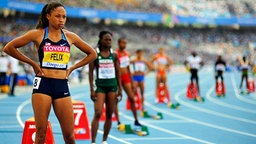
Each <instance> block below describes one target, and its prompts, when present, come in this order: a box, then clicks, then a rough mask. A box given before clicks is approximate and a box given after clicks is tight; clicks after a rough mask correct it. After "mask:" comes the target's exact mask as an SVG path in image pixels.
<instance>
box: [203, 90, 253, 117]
mask: <svg viewBox="0 0 256 144" xmlns="http://www.w3.org/2000/svg"><path fill="white" fill-rule="evenodd" d="M213 90H214V87H212V88H211V89H210V91H209V93H208V94H206V98H207V99H208V100H210V101H211V102H213V103H215V104H218V105H221V106H224V107H227V108H231V109H235V110H239V111H243V112H247V113H253V114H256V111H255V110H251V109H246V108H243V107H239V106H236V105H232V104H228V103H225V102H222V101H221V100H217V98H213V96H211V95H210V93H212V92H213Z"/></svg>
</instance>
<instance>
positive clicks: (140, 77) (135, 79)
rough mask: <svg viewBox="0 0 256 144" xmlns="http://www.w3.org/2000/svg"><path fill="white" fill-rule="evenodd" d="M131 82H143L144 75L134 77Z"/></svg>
mask: <svg viewBox="0 0 256 144" xmlns="http://www.w3.org/2000/svg"><path fill="white" fill-rule="evenodd" d="M133 81H135V82H143V81H144V75H134V76H133Z"/></svg>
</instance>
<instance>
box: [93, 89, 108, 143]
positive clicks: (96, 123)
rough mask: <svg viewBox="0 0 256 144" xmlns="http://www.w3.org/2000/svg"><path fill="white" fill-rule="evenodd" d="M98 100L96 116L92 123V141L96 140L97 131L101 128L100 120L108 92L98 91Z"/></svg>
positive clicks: (95, 106)
mask: <svg viewBox="0 0 256 144" xmlns="http://www.w3.org/2000/svg"><path fill="white" fill-rule="evenodd" d="M96 95H97V100H96V101H94V116H93V120H92V124H91V133H92V142H95V139H96V136H97V131H98V128H99V121H100V117H101V113H102V109H103V106H104V102H105V98H106V94H104V93H101V92H97V93H96Z"/></svg>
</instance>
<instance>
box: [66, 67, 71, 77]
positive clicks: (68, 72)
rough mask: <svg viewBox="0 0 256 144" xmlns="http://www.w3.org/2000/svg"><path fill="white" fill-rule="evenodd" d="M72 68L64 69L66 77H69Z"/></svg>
mask: <svg viewBox="0 0 256 144" xmlns="http://www.w3.org/2000/svg"><path fill="white" fill-rule="evenodd" d="M71 72H72V70H71V69H70V68H69V69H67V71H66V79H67V78H68V77H69V75H70V74H71Z"/></svg>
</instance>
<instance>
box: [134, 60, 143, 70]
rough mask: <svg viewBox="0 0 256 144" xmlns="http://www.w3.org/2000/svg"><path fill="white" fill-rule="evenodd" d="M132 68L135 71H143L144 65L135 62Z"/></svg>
mask: <svg viewBox="0 0 256 144" xmlns="http://www.w3.org/2000/svg"><path fill="white" fill-rule="evenodd" d="M134 66H135V71H145V64H144V63H143V62H136V63H135V64H134Z"/></svg>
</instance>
